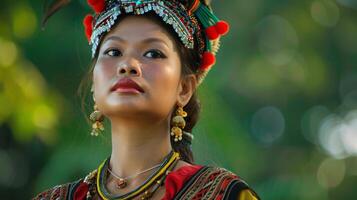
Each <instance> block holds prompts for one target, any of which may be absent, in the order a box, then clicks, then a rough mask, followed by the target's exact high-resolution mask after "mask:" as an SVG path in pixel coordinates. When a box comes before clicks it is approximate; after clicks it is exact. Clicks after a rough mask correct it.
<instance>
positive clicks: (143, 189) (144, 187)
mask: <svg viewBox="0 0 357 200" xmlns="http://www.w3.org/2000/svg"><path fill="white" fill-rule="evenodd" d="M179 159H180V155H179V153H177V152H174V151H171V152H170V153H169V154H168V155H167V156H166V157H165V158H164V161H163V162H162V163H161V164H160V166H159V168H158V169H157V170H156V171H155V172H154V173H152V174H151V175H150V176H149V177H148V178H147V179H146V180H145V181H144V182H143V183H142V184H141V185H140V186H138V187H137V188H135V189H134V190H132V191H130V192H128V193H126V194H122V195H114V194H110V192H109V191H108V190H107V188H106V187H105V185H106V183H107V180H106V178H107V176H106V174H107V173H106V172H108V166H109V160H110V158H108V159H106V160H105V161H104V162H103V163H102V164H101V165H100V166H99V167H98V170H97V180H96V185H97V192H98V194H99V196H100V197H101V198H102V199H103V200H109V199H110V200H127V199H132V198H134V197H136V196H139V195H142V198H144V199H148V198H150V197H151V196H152V194H153V193H154V192H155V191H156V190H157V189H158V188H159V187H160V186H161V185H163V183H164V181H165V177H166V175H167V173H168V172H169V171H171V170H172V169H173V168H174V166H175V165H176V163H177V162H178V161H179Z"/></svg>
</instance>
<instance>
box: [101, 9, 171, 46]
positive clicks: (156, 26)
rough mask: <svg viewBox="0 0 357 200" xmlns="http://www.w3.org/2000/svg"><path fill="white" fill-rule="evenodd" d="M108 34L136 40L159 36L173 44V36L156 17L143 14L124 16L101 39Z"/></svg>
mask: <svg viewBox="0 0 357 200" xmlns="http://www.w3.org/2000/svg"><path fill="white" fill-rule="evenodd" d="M110 36H119V37H120V38H122V39H123V40H127V41H129V42H130V41H138V40H145V39H146V38H159V39H161V40H163V41H165V42H167V43H171V44H173V36H172V35H171V34H170V33H169V32H168V31H167V30H166V28H165V27H163V25H162V24H161V23H160V22H158V20H157V19H154V18H152V17H147V16H145V15H143V16H136V15H133V16H126V17H125V18H124V19H122V20H121V21H120V22H119V23H118V24H117V25H116V26H115V27H114V29H112V30H111V31H110V32H109V33H108V34H106V35H105V37H104V38H103V41H105V40H106V39H107V38H108V37H110Z"/></svg>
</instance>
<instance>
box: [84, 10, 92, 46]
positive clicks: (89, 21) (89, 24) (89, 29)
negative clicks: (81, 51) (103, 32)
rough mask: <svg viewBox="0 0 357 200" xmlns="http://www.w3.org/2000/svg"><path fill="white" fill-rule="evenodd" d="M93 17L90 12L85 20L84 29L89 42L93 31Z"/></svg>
mask: <svg viewBox="0 0 357 200" xmlns="http://www.w3.org/2000/svg"><path fill="white" fill-rule="evenodd" d="M93 19H94V18H93V16H92V15H89V14H88V15H86V17H85V18H84V20H83V25H84V31H85V33H86V36H87V39H88V42H89V41H90V38H91V36H92V32H93Z"/></svg>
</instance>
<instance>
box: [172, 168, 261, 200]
mask: <svg viewBox="0 0 357 200" xmlns="http://www.w3.org/2000/svg"><path fill="white" fill-rule="evenodd" d="M250 197H251V198H250ZM200 198H205V199H222V200H231V199H234V200H258V199H259V197H258V195H256V193H255V192H254V191H253V190H252V189H251V188H250V187H249V186H248V184H247V183H246V182H245V181H244V180H242V179H241V178H240V177H239V176H238V175H236V174H235V173H233V172H231V171H229V170H227V169H225V168H222V167H213V166H202V167H201V168H200V169H199V170H197V172H196V173H195V174H194V175H193V176H192V178H191V179H189V180H188V181H187V182H186V184H185V186H184V187H183V188H182V190H181V191H180V192H179V193H178V194H177V195H176V198H175V199H200Z"/></svg>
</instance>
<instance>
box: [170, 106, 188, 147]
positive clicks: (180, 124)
mask: <svg viewBox="0 0 357 200" xmlns="http://www.w3.org/2000/svg"><path fill="white" fill-rule="evenodd" d="M184 117H187V113H186V112H185V111H184V110H183V106H181V105H179V106H178V108H177V110H176V116H174V117H173V118H172V122H171V125H172V128H171V135H172V136H174V137H175V139H174V141H175V142H178V141H181V140H182V132H183V131H182V129H184V128H185V126H186V121H185V119H184Z"/></svg>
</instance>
